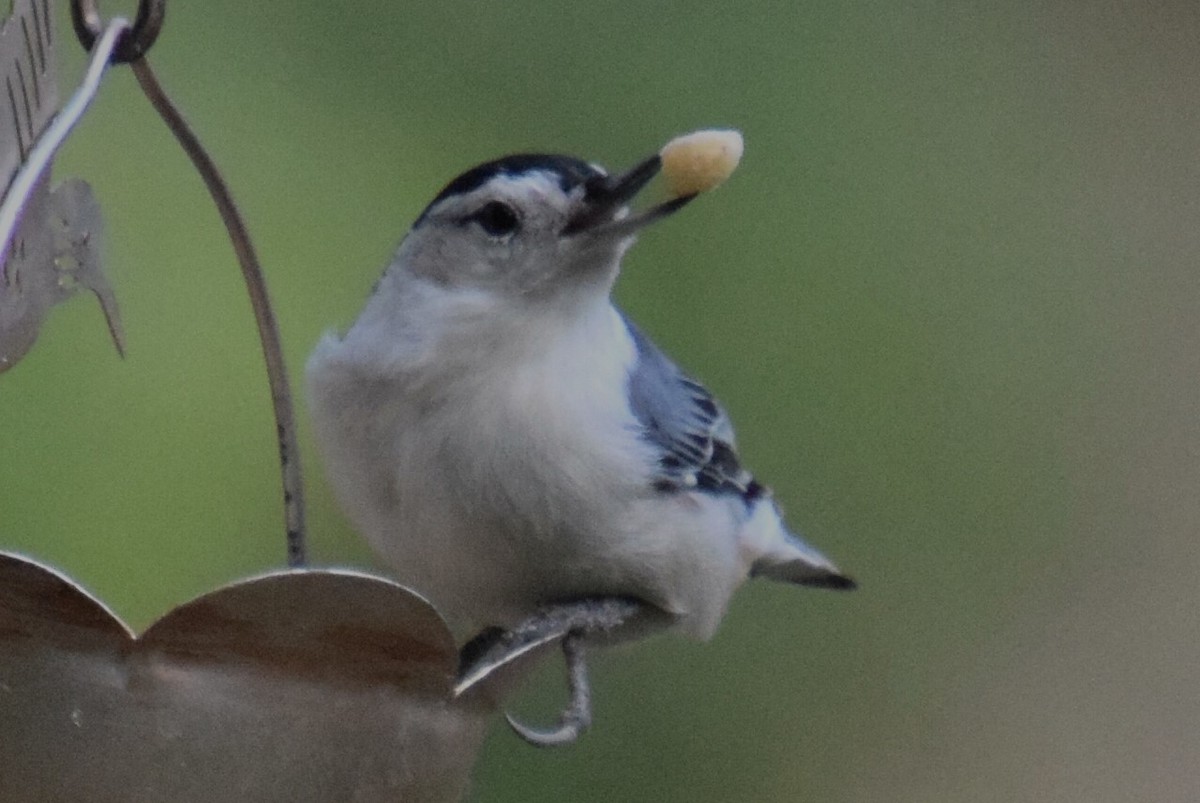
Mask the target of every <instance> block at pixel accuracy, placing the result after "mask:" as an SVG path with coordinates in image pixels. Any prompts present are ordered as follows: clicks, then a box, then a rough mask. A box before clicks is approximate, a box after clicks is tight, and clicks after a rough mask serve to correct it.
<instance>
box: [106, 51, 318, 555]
mask: <svg viewBox="0 0 1200 803" xmlns="http://www.w3.org/2000/svg"><path fill="white" fill-rule="evenodd" d="M130 67H131V68H132V69H133V74H134V75H135V76H136V77H137V80H138V84H139V85H140V86H141V87H142V91H143V92H145V94H146V97H147V98H148V99H149V100H150V103H151V105H153V106H154V109H155V111H157V112H158V113H159V115H160V116H161V117H162V119H163V121H164V122H165V123H166V124H167V127H168V128H169V129H171V133H172V134H174V135H175V139H176V140H178V141H179V144H180V146H181V147H182V148H183V150H184V152H186V153H187V155H188V158H189V159H191V160H192V164H193V165H194V166H195V168H196V171H197V172H198V173H199V174H200V177H201V178H202V179H203V180H204V186H206V187H207V188H208V193H209V195H211V196H212V199H213V203H214V204H216V207H217V211H218V212H220V214H221V220H222V221H223V222H224V223H225V228H226V230H227V231H228V232H229V240H230V242H231V243H232V244H233V250H234V252H235V253H236V254H237V258H238V264H239V265H240V266H241V269H242V278H243V279H245V281H246V290H247V292H248V293H249V294H250V303H251V306H252V307H253V309H254V319H255V322H256V323H257V324H258V336H259V339H260V340H261V341H262V350H263V358H264V359H265V361H266V364H267V380H268V382H269V384H270V386H271V402H272V404H273V405H274V408H275V432H276V435H277V437H278V439H279V464H280V469H281V472H282V475H283V477H282V479H283V509H284V520H285V525H286V528H287V556H288V565H290V566H303V565H304V564H305V561H306V555H305V523H304V482H303V477H302V476H301V473H300V446H299V443H298V442H297V437H296V416H295V412H294V410H293V406H292V393H291V389H290V387H289V385H288V378H287V367H286V366H285V364H284V361H283V345H282V343H281V342H280V339H279V327H278V325H277V324H276V322H275V313H274V312H272V310H271V302H270V298H269V297H268V295H267V284H266V281H265V280H264V279H263V274H262V268H261V267H260V265H259V262H258V255H257V254H256V253H255V251H254V245H253V243H252V242H251V241H250V233H249V231H248V230H247V229H246V224H245V222H244V221H243V220H242V216H241V214H240V213H239V212H238V209H237V205H236V204H235V203H234V201H233V196H232V195H231V194H230V192H229V187H228V186H227V185H226V184H225V181H224V180H223V179H222V178H221V173H220V171H218V170H217V166H216V164H215V163H214V162H213V160H212V158H211V157H209V155H208V153H207V152H206V151H205V150H204V147H203V146H202V145H201V144H200V140H199V139H198V138H197V137H196V134H195V133H194V132H193V131H192V129H191V128H190V127H189V126H188V124H187V121H186V120H184V119H183V115H181V114H180V113H179V110H178V109H176V108H175V105H174V104H172V103H171V100H170V98H168V97H167V94H166V92H164V91H163V88H162V86H161V85H160V84H159V83H158V79H157V78H155V77H154V71H153V70H151V69H150V62H148V61H147V60H146V59H145V58H139V59H137V60H136V61H133V62H131V63H130Z"/></svg>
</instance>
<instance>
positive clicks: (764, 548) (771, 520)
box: [749, 500, 858, 591]
mask: <svg viewBox="0 0 1200 803" xmlns="http://www.w3.org/2000/svg"><path fill="white" fill-rule="evenodd" d="M756 519H757V520H758V521H755V520H756ZM755 525H757V528H759V529H760V532H763V531H766V533H769V536H768V537H766V538H763V539H762V540H761V541H760V543H759V554H758V556H757V557H756V558H755V560H754V563H753V564H751V567H750V576H751V577H766V578H767V579H770V580H778V581H780V582H784V583H796V584H798V585H803V586H813V587H815V588H832V589H837V590H839V591H849V590H851V589H854V588H857V587H858V584H857V583H855V582H854V581H853V580H852V579H850V578H849V577H847V576H846V575H845V574H843V573H842V572H841V570H840V569H838V567H837V566H835V565H834V564H833V561H831V560H830V559H829V558H827V557H825V556H824V555H822V554H821V553H820V552H818V551H817V550H816V549H815V548H814V547H812V546H811V545H809V544H808V543H807V542H806V541H805V540H804V539H803V538H801V537H800V536H798V535H795V534H794V533H791V532H789V531H788V530H787V528H786V527H785V526H784V524H783V521H782V520H781V519H780V516H779V511H778V509H776V507H775V505H774V504H773V503H771V502H770V501H769V500H763V502H762V503H761V504H760V509H759V510H756V511H755V513H754V515H753V516H752V518H751V522H750V525H749V526H750V527H751V528H754V527H755Z"/></svg>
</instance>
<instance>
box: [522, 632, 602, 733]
mask: <svg viewBox="0 0 1200 803" xmlns="http://www.w3.org/2000/svg"><path fill="white" fill-rule="evenodd" d="M562 650H563V657H564V658H565V659H566V662H567V688H568V689H569V691H570V694H571V702H570V703H569V704H568V705H567V707H566V708H565V709H564V710H563V712H562V714H561V715H560V716H559V718H558V725H557V726H555V727H554V728H552V729H548V730H538V729H535V728H530V727H529V726H527V725H523V724H522V723H521V722H519V721H517V719H516V718H515V717H513V715H512V714H509V713H505V715H504V718H505V720H507V721H508V726H509V727H510V728H512V729H513V731H514V732H515V733H516V734H517V735H518V736H520V737H521V738H522V739H524V740H525V741H527V742H529V743H530V744H531V745H533V746H534V747H558V746H559V745H564V744H571V743H573V742H574V741H575V740H576V739H578V738H579V737H580V736H582V735H583V732H584V731H586V730H587V729H588V728H589V727H590V726H591V724H592V691H591V686H590V685H589V683H588V676H587V660H586V659H585V657H584V647H583V637H582V636H581V635H580V634H579V633H568V634H567V635H566V637H564V638H563V640H562Z"/></svg>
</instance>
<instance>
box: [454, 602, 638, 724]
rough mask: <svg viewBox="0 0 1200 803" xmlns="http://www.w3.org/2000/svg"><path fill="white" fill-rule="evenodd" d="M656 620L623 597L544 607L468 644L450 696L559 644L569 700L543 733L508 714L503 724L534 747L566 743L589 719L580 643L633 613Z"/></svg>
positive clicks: (589, 708)
mask: <svg viewBox="0 0 1200 803" xmlns="http://www.w3.org/2000/svg"><path fill="white" fill-rule="evenodd" d="M647 614H648V615H651V616H652V617H653V618H658V617H659V616H661V612H659V611H658V610H657V609H655V608H653V606H650V605H647V604H646V603H644V602H640V601H638V600H634V599H630V598H627V597H596V598H590V599H584V600H579V601H577V602H568V603H561V604H557V605H548V606H546V607H543V608H541V609H539V610H538V611H537V613H535V614H534V615H533V616H531V617H529V618H528V619H525V620H524V621H522V622H521V623H519V624H518V625H516V626H515V627H514V628H512V629H511V630H502V629H499V628H489V629H488V630H485V631H483V632H482V633H480V634H479V635H478V636H476V637H475V638H473V639H472V640H471V641H469V642H468V643H467V644H466V646H464V647H463V649H462V652H461V653H460V664H459V675H458V680H457V682H456V683H455V685H454V694H455V696H458V695H461V694H464V693H466V692H467V691H469V690H470V689H472V688H474V687H476V686H477V685H478V684H480V683H481V682H483V681H484V680H485V679H486V678H488V677H490V676H491V675H492V674H493V673H495V672H496V671H498V670H499V669H501V668H503V667H505V666H508V665H510V664H511V663H513V662H514V661H516V660H517V659H519V658H521V657H522V656H524V655H528V654H529V653H531V652H532V651H534V650H536V649H537V648H538V647H542V646H545V645H547V644H551V643H553V642H555V641H558V642H561V644H562V651H563V657H564V659H565V660H566V664H567V689H568V692H569V694H570V702H569V703H568V704H567V707H566V708H565V709H564V710H563V713H562V715H561V716H560V717H559V724H558V725H557V726H556V727H554V728H552V729H549V730H536V729H533V728H529V727H527V726H525V725H523V724H521V723H520V722H518V721H517V720H515V719H514V718H513V717H512V716H511V715H507V714H506V715H505V717H506V719H507V720H508V724H509V725H510V726H511V727H512V729H513V730H514V731H515V732H516V733H517V735H518V736H520V737H521V738H522V739H524V740H525V741H527V742H529V743H530V744H532V745H536V746H538V747H551V746H555V745H561V744H570V743H571V742H574V741H575V740H576V739H578V738H579V736H580V735H581V734H582V733H583V732H584V731H585V730H587V728H588V726H589V725H590V724H591V721H592V706H591V689H590V686H589V684H588V677H587V662H586V659H585V655H584V641H585V640H586V639H588V638H589V637H595V636H603V635H605V634H608V633H611V632H612V631H613V630H615V629H616V628H618V627H620V626H621V625H624V624H626V623H628V622H629V621H630V620H631V619H634V618H635V617H638V616H639V615H647Z"/></svg>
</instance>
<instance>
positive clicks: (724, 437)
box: [625, 318, 763, 501]
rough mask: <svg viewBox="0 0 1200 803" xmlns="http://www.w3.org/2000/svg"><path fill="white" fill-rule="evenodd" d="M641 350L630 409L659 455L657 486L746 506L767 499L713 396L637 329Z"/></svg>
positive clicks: (631, 331)
mask: <svg viewBox="0 0 1200 803" xmlns="http://www.w3.org/2000/svg"><path fill="white" fill-rule="evenodd" d="M625 325H626V327H628V329H629V334H630V335H631V336H632V337H633V341H634V343H635V344H636V345H637V363H636V364H635V365H634V367H633V369H632V371H631V372H630V375H629V406H630V408H631V409H632V410H633V414H634V416H635V417H636V418H637V420H638V422H639V423H640V424H641V425H642V428H643V435H644V437H645V438H646V439H647V440H648V441H649V442H650V443H652V444H654V445H655V446H656V447H658V449H659V451H660V457H659V461H658V475H657V477H656V479H655V486H656V487H657V488H659V489H661V490H664V491H671V490H685V489H695V488H700V489H704V490H708V491H713V492H722V493H735V494H738V495H740V496H743V497H745V498H746V499H747V501H749V500H751V499H753V498H756V497H758V496H760V495H762V493H763V489H762V487H761V486H760V485H759V484H758V483H757V482H755V481H754V478H753V477H752V476H751V475H750V473H749V472H748V471H746V470H745V469H743V468H742V467H741V464H740V463H739V462H738V457H737V452H736V451H735V450H734V442H733V427H732V426H731V425H730V423H729V418H728V417H727V416H726V415H725V411H724V410H722V409H721V406H720V405H719V404H717V401H716V399H714V398H713V397H712V394H711V393H709V392H708V390H707V389H706V388H705V387H704V386H703V385H701V384H700V383H699V382H697V381H695V380H694V379H692V378H691V377H689V376H687V375H686V374H684V373H683V371H681V370H680V369H679V367H678V366H676V365H675V363H673V362H671V360H670V358H669V357H667V355H665V354H663V353H662V351H661V350H660V349H659V348H658V347H657V346H655V345H654V344H653V343H651V342H650V340H649V339H648V338H647V337H646V336H645V335H643V334H642V333H641V331H640V330H638V328H637V327H636V326H634V325H633V323H632V322H631V321H629V319H628V318H626V319H625Z"/></svg>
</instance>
